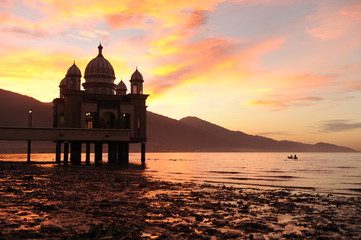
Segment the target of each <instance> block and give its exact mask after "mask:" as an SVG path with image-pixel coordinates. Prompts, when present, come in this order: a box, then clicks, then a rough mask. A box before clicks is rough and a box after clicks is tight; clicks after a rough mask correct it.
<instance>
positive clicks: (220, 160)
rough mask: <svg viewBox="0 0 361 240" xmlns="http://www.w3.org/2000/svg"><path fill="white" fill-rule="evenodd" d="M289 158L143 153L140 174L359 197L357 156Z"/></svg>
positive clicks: (360, 157)
mask: <svg viewBox="0 0 361 240" xmlns="http://www.w3.org/2000/svg"><path fill="white" fill-rule="evenodd" d="M287 155H289V153H253V152H252V153H147V160H146V169H145V170H139V171H142V173H143V174H144V175H146V176H149V177H152V178H153V179H158V180H166V181H175V182H197V183H207V184H216V185H225V186H234V187H242V188H243V187H247V188H261V189H264V188H267V189H269V188H291V189H295V190H301V191H314V192H317V193H339V194H351V195H358V196H360V195H361V153H300V154H299V155H298V159H297V160H293V159H288V158H287ZM54 157H55V156H54V154H32V161H51V160H53V159H54ZM104 159H107V156H106V155H104ZM0 160H2V161H26V154H2V155H1V156H0ZM130 161H131V162H133V163H140V154H139V153H131V154H130ZM132 171H134V170H132Z"/></svg>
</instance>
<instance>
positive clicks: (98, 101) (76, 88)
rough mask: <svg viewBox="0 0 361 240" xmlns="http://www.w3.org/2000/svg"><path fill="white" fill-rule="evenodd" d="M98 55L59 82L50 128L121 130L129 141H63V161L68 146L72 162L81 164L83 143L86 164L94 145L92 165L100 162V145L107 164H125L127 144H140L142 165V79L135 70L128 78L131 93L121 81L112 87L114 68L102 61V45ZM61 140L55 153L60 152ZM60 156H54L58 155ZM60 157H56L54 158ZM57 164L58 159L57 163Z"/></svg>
mask: <svg viewBox="0 0 361 240" xmlns="http://www.w3.org/2000/svg"><path fill="white" fill-rule="evenodd" d="M98 49H99V53H98V55H97V56H96V57H95V58H94V59H92V60H91V61H90V62H89V63H88V65H87V66H86V68H85V73H84V79H85V82H84V83H83V84H82V86H83V87H84V90H81V89H80V86H81V78H82V74H81V71H80V69H79V68H78V67H77V66H76V65H75V62H74V64H73V65H72V66H71V67H70V68H69V69H68V71H67V73H66V75H65V78H64V79H63V80H61V82H60V85H59V88H60V97H59V98H56V99H54V100H53V104H54V107H53V110H54V112H53V113H54V116H53V126H54V127H55V128H77V129H79V128H86V129H94V130H96V129H109V130H119V131H124V132H125V134H128V136H129V138H128V139H129V141H107V140H106V139H104V140H98V141H84V140H82V141H71V142H66V141H65V142H64V153H66V155H64V162H65V163H67V151H68V148H69V144H70V152H71V159H70V160H71V162H72V163H73V164H80V162H81V159H80V158H81V148H82V144H83V143H84V144H86V153H87V154H86V162H87V163H89V152H90V144H94V152H95V163H96V164H97V163H100V162H101V161H102V159H101V158H102V157H101V156H102V152H103V144H107V145H108V161H109V163H120V164H128V161H129V160H128V155H129V143H141V153H142V162H144V161H145V142H146V139H147V137H146V107H147V106H146V99H147V97H148V95H146V94H143V82H144V80H143V76H142V74H141V73H140V72H139V71H138V69H136V70H135V72H134V73H133V74H132V76H131V78H130V93H127V87H126V85H125V83H124V82H123V81H120V82H119V83H118V84H115V83H114V81H115V79H116V77H115V73H114V69H113V67H112V65H111V64H110V62H109V61H108V60H107V59H106V58H104V56H103V53H102V50H103V47H102V46H101V44H100V45H99V47H98ZM61 143H62V142H61V141H59V142H58V144H57V152H59V151H60V150H61ZM58 155H59V154H57V156H58ZM57 158H59V156H58V157H57ZM59 161H60V160H59Z"/></svg>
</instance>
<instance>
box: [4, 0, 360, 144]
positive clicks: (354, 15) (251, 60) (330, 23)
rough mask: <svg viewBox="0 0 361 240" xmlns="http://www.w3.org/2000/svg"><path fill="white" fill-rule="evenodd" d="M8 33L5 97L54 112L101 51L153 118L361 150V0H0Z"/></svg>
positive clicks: (5, 43)
mask: <svg viewBox="0 0 361 240" xmlns="http://www.w3.org/2000/svg"><path fill="white" fill-rule="evenodd" d="M0 33H1V38H0V43H1V48H0V88H1V89H5V90H10V91H14V92H18V93H21V94H24V95H28V96H31V97H34V98H36V99H38V100H40V101H43V102H51V101H52V100H53V99H54V98H57V97H58V96H59V87H58V86H59V83H60V81H61V80H62V79H63V78H64V76H65V74H66V71H67V69H68V68H69V67H70V66H71V65H72V64H73V62H74V61H75V63H76V65H77V66H78V67H79V68H80V70H81V72H82V74H84V70H85V67H86V65H87V64H88V63H89V61H90V60H91V59H93V58H94V57H96V56H97V53H98V48H97V47H98V45H99V43H101V44H102V46H103V47H104V49H103V55H104V57H105V58H106V59H108V60H109V61H110V62H111V64H112V66H113V68H114V70H115V74H116V80H115V83H118V82H119V81H120V80H123V81H124V82H125V83H126V84H127V86H128V89H129V81H128V80H129V79H130V76H131V74H132V73H133V72H134V71H135V69H136V68H138V70H139V71H140V72H141V73H142V75H143V77H144V80H145V82H144V92H145V93H146V94H150V96H149V98H148V100H147V105H148V110H149V111H152V112H155V113H159V114H162V115H165V116H168V117H171V118H175V119H180V118H183V117H186V116H196V117H199V118H201V119H204V120H206V121H209V122H212V123H214V124H217V125H220V126H223V127H225V128H227V129H230V130H235V131H242V132H245V133H248V134H252V135H261V136H265V137H270V138H273V139H276V140H291V141H299V142H303V143H309V144H315V143H318V142H327V143H333V144H337V145H342V146H347V147H352V148H354V149H357V150H360V151H361V109H360V106H361V1H360V0H206V1H194V0H177V1H167V0H122V1H116V0H103V1H99V0H77V1H69V0H23V1H21V0H19V1H18V0H0ZM82 81H84V79H82Z"/></svg>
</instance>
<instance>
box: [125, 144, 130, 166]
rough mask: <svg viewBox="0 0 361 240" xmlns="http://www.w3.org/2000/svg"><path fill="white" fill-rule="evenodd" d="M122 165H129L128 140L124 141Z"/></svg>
mask: <svg viewBox="0 0 361 240" xmlns="http://www.w3.org/2000/svg"><path fill="white" fill-rule="evenodd" d="M124 165H125V166H127V167H128V165H129V142H124Z"/></svg>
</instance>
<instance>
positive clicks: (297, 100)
mask: <svg viewBox="0 0 361 240" xmlns="http://www.w3.org/2000/svg"><path fill="white" fill-rule="evenodd" d="M322 100H323V99H322V98H320V97H293V96H292V95H268V96H263V99H256V100H252V101H248V102H247V103H246V104H247V105H254V106H270V107H272V109H273V110H276V111H280V110H285V109H287V108H288V107H291V106H292V107H295V106H306V105H313V104H315V103H316V102H319V101H322Z"/></svg>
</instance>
